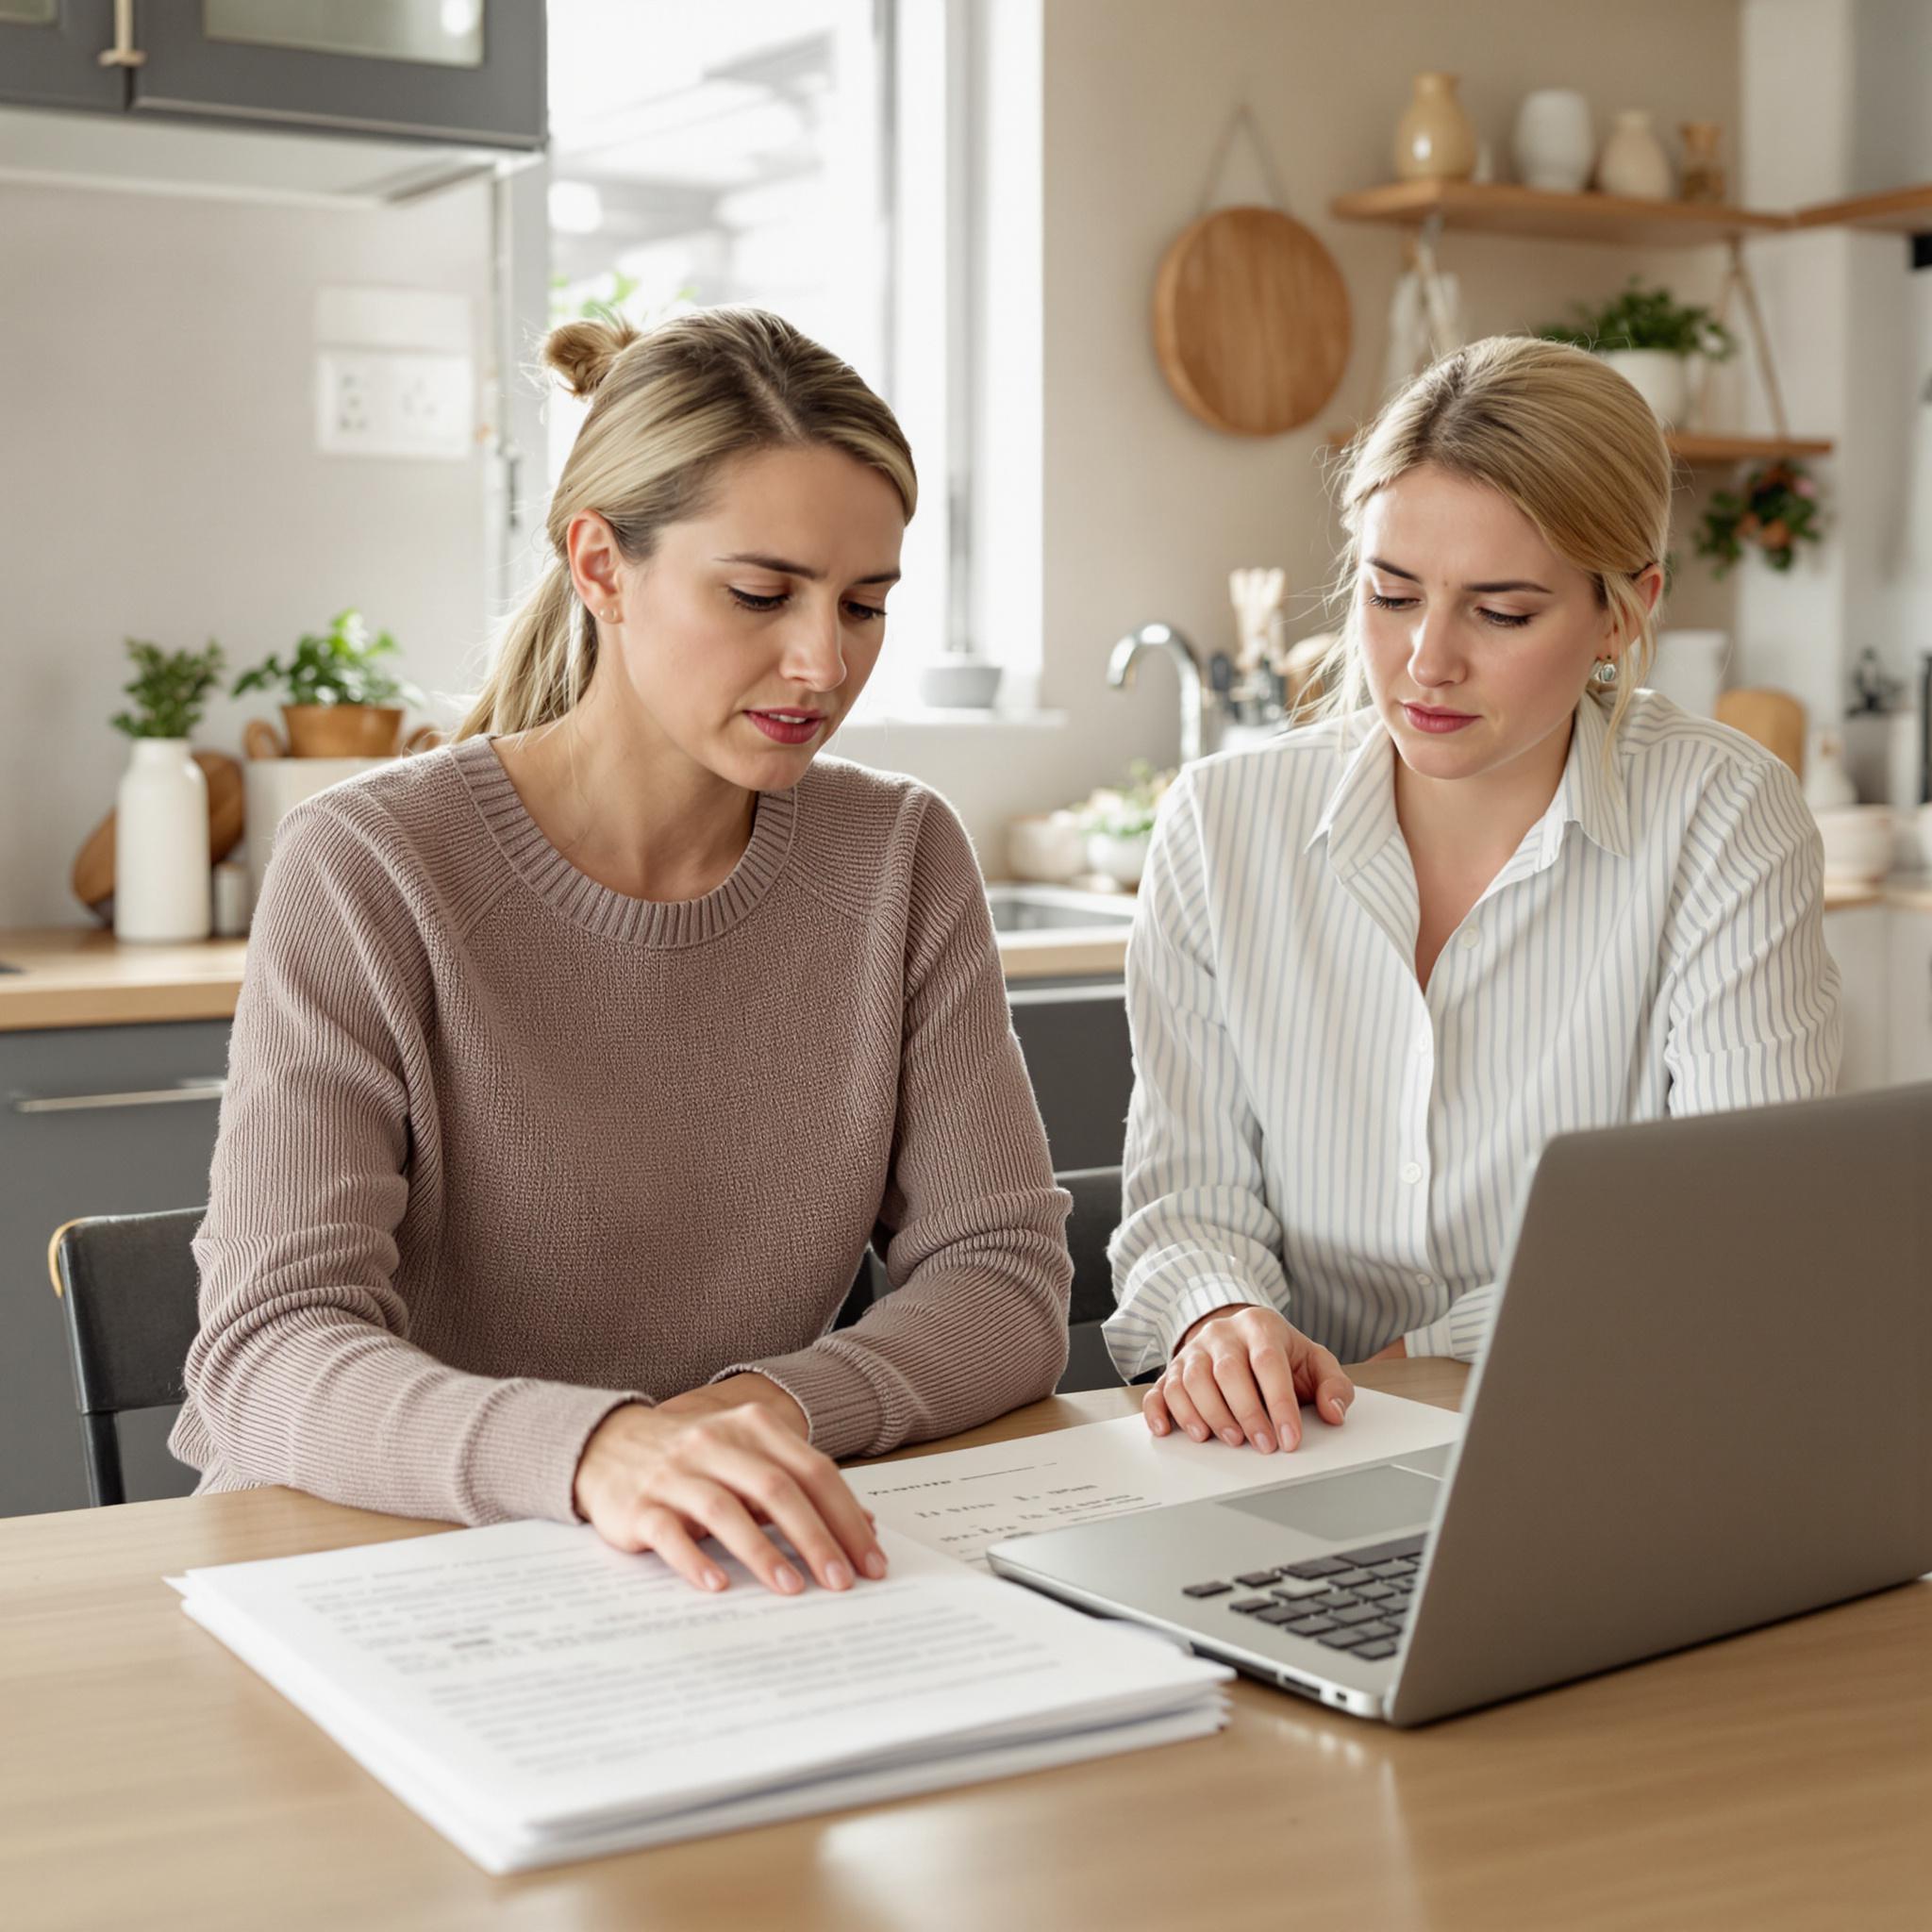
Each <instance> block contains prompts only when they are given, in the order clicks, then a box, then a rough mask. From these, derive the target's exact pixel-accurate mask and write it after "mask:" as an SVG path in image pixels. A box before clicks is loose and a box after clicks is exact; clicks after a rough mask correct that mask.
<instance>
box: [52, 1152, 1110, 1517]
mask: <svg viewBox="0 0 1932 1932" xmlns="http://www.w3.org/2000/svg"><path fill="white" fill-rule="evenodd" d="M1057 1179H1058V1182H1059V1185H1060V1186H1061V1187H1063V1188H1065V1189H1066V1190H1067V1191H1069V1192H1070V1193H1071V1194H1072V1195H1073V1197H1074V1209H1073V1213H1072V1215H1071V1216H1070V1217H1069V1219H1068V1223H1067V1242H1068V1245H1069V1247H1070V1248H1071V1249H1072V1250H1073V1256H1074V1292H1073V1303H1072V1306H1071V1307H1070V1308H1069V1310H1068V1316H1067V1320H1068V1325H1069V1327H1070V1329H1071V1330H1072V1336H1071V1341H1070V1346H1069V1356H1068V1361H1067V1369H1066V1373H1065V1374H1063V1375H1062V1376H1061V1377H1060V1381H1059V1385H1058V1386H1059V1389H1060V1391H1062V1392H1065V1391H1071V1390H1075V1389H1112V1388H1116V1387H1118V1386H1119V1383H1120V1379H1121V1378H1120V1376H1119V1374H1116V1373H1115V1370H1114V1367H1113V1364H1112V1362H1111V1361H1110V1360H1109V1359H1108V1353H1107V1345H1106V1343H1105V1342H1103V1341H1101V1339H1100V1324H1101V1323H1102V1322H1103V1321H1105V1320H1106V1318H1107V1317H1108V1315H1110V1314H1112V1313H1113V1275H1112V1271H1111V1270H1110V1268H1109V1267H1108V1259H1107V1243H1108V1238H1109V1237H1110V1236H1111V1235H1112V1233H1113V1230H1114V1224H1115V1223H1116V1222H1117V1221H1118V1220H1119V1219H1120V1205H1121V1171H1120V1169H1119V1168H1117V1167H1092V1168H1081V1169H1077V1170H1075V1171H1074V1173H1071V1174H1059V1175H1058V1176H1057ZM207 1211H208V1210H207V1209H206V1208H171V1209H169V1210H168V1211H167V1212H165V1213H161V1214H103V1215H92V1216H89V1217H87V1218H86V1219H84V1220H80V1221H70V1222H68V1223H67V1224H66V1225H65V1226H64V1227H60V1228H57V1229H56V1230H55V1233H54V1239H53V1240H52V1241H50V1242H49V1243H48V1247H47V1272H48V1274H50V1275H51V1276H52V1278H53V1283H54V1292H55V1293H56V1294H57V1295H58V1297H59V1298H60V1303H61V1307H63V1309H64V1310H65V1313H66V1321H67V1344H68V1354H69V1356H70V1357H71V1359H72V1361H73V1363H74V1388H75V1401H76V1403H77V1404H78V1406H79V1409H80V1427H81V1446H82V1448H83V1450H84V1452H85V1454H86V1457H87V1487H88V1499H89V1501H90V1502H91V1503H92V1504H94V1505H95V1506H96V1507H99V1506H101V1505H104V1504H109V1503H125V1501H126V1500H127V1488H126V1483H125V1479H124V1477H123V1475H122V1473H121V1439H120V1435H119V1433H118V1431H117V1429H116V1427H115V1420H114V1419H115V1417H116V1416H118V1415H121V1414H123V1413H125V1411H126V1410H128V1409H134V1408H158V1407H162V1406H164V1405H167V1404H171V1403H177V1402H180V1401H181V1400H182V1399H183V1398H184V1396H185V1395H186V1393H187V1391H186V1388H185V1386H184V1384H183V1381H182V1368H183V1365H184V1364H185V1363H186V1361H187V1359H188V1350H189V1347H190V1345H191V1344H192V1341H194V1335H195V1330H196V1328H197V1327H198V1326H199V1325H200V1317H199V1311H198V1300H197V1296H198V1280H197V1273H196V1269H195V1265H194V1256H193V1253H192V1249H191V1247H190V1243H191V1242H192V1241H193V1239H194V1235H195V1230H196V1229H197V1228H199V1227H200V1225H201V1221H202V1216H203V1215H204V1214H205V1213H206V1212H207ZM884 1291H885V1270H884V1269H883V1267H882V1266H880V1264H879V1261H878V1258H877V1257H876V1255H874V1254H873V1253H872V1252H870V1251H868V1252H867V1254H866V1256H865V1257H864V1259H863V1260H862V1261H861V1262H860V1264H859V1269H858V1278H857V1280H855V1281H854V1283H853V1285H852V1291H851V1292H850V1293H849V1294H848V1295H847V1296H846V1298H845V1304H844V1306H843V1307H841V1309H840V1311H839V1314H838V1318H837V1320H836V1322H835V1324H834V1325H835V1326H837V1327H841V1328H843V1327H846V1326H849V1325H850V1324H852V1323H853V1322H856V1321H857V1320H858V1317H859V1316H860V1315H862V1314H863V1313H864V1312H865V1310H866V1309H867V1308H868V1307H870V1306H871V1305H872V1303H873V1302H874V1300H876V1299H877V1297H878V1296H879V1295H880V1294H881V1293H883V1292H884Z"/></svg>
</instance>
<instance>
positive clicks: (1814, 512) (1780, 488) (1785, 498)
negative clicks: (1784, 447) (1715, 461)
mask: <svg viewBox="0 0 1932 1932" xmlns="http://www.w3.org/2000/svg"><path fill="white" fill-rule="evenodd" d="M1818 517H1819V509H1818V485H1817V484H1816V483H1815V482H1814V481H1813V480H1812V478H1811V477H1810V476H1809V475H1807V474H1806V472H1805V469H1804V467H1803V465H1802V464H1798V463H1788V462H1775V463H1766V464H1765V465H1764V466H1763V467H1762V468H1761V469H1757V470H1753V471H1752V472H1751V473H1750V474H1749V475H1747V476H1746V477H1745V478H1744V482H1743V487H1742V489H1741V491H1731V490H1719V491H1713V492H1712V494H1711V499H1710V506H1709V508H1707V509H1706V511H1705V512H1704V515H1703V517H1702V519H1701V520H1700V521H1699V523H1698V525H1697V534H1696V537H1695V539H1694V540H1693V541H1694V542H1695V544H1696V547H1697V554H1698V556H1699V557H1708V558H1712V559H1714V565H1715V567H1714V569H1713V572H1712V575H1715V576H1720V577H1721V576H1723V575H1725V574H1726V573H1727V572H1728V571H1729V570H1730V568H1731V566H1732V565H1733V564H1734V563H1736V562H1738V561H1739V559H1740V558H1742V556H1743V555H1744V552H1745V550H1746V549H1747V548H1749V549H1754V550H1759V551H1762V552H1763V554H1764V560H1765V561H1766V562H1767V563H1768V564H1770V565H1771V567H1772V569H1773V570H1790V567H1791V561H1792V559H1793V558H1795V557H1796V556H1797V554H1798V545H1799V544H1800V543H1816V542H1819V541H1821V540H1822V538H1823V536H1824V532H1823V531H1822V530H1821V529H1820V527H1819V521H1818Z"/></svg>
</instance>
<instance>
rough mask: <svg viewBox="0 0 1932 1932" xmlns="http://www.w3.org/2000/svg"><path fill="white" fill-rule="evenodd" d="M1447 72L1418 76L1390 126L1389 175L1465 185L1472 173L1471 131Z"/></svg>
mask: <svg viewBox="0 0 1932 1932" xmlns="http://www.w3.org/2000/svg"><path fill="white" fill-rule="evenodd" d="M1456 82H1457V76H1456V75H1453V74H1418V75H1416V77H1415V92H1414V93H1413V94H1412V95H1411V96H1410V97H1409V103H1408V106H1407V108H1406V109H1404V111H1403V116H1402V119H1401V120H1400V121H1398V122H1397V123H1396V124H1395V173H1396V176H1397V178H1398V179H1400V180H1403V181H1467V180H1468V179H1469V177H1470V175H1472V174H1474V171H1475V152H1476V141H1475V128H1474V125H1472V123H1471V121H1470V118H1469V116H1468V115H1467V114H1465V113H1464V112H1463V110H1462V103H1461V102H1460V101H1458V100H1457V98H1456Z"/></svg>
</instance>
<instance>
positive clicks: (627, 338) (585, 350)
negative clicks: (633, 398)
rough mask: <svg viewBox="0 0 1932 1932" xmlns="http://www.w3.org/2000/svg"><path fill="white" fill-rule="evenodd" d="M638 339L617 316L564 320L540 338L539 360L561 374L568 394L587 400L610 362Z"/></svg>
mask: <svg viewBox="0 0 1932 1932" xmlns="http://www.w3.org/2000/svg"><path fill="white" fill-rule="evenodd" d="M640 339H641V338H640V334H639V331H638V330H636V329H634V328H633V327H632V326H631V325H630V324H629V323H627V322H625V320H624V319H623V318H622V317H621V316H611V317H608V318H607V319H605V320H602V321H595V320H593V321H588V322H566V323H564V324H563V325H561V326H560V327H558V328H554V329H552V330H551V331H550V333H549V335H548V336H547V337H546V338H545V339H544V342H543V360H544V361H545V362H546V363H547V364H548V365H549V366H550V367H551V368H552V369H554V370H555V371H556V372H557V373H558V375H560V376H562V377H563V380H564V386H565V387H566V388H567V389H568V390H569V391H570V392H571V394H572V395H574V396H575V397H576V399H577V400H578V401H579V402H583V403H587V402H589V401H590V399H591V397H592V396H593V395H595V394H596V393H597V391H598V389H599V388H600V387H601V385H602V384H603V381H604V378H605V377H606V376H607V375H609V374H610V368H611V364H612V363H614V362H615V361H616V360H617V358H619V357H620V356H621V355H623V354H624V352H625V350H626V349H627V348H629V347H630V345H631V344H632V343H633V342H635V341H639V340H640Z"/></svg>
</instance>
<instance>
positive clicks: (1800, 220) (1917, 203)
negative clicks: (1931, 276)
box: [1791, 183, 1932, 235]
mask: <svg viewBox="0 0 1932 1932" xmlns="http://www.w3.org/2000/svg"><path fill="white" fill-rule="evenodd" d="M1791 225H1792V226H1793V227H1797V228H1864V229H1867V230H1870V231H1871V232H1873V233H1875V234H1891V235H1924V234H1926V233H1932V183H1927V184H1925V185H1923V186H1921V187H1918V188H1891V189H1888V190H1887V191H1886V192H1884V193H1883V194H1861V195H1858V196H1857V198H1856V199H1854V200H1851V201H1822V202H1820V203H1818V205H1817V206H1816V207H1815V208H1800V209H1798V211H1797V212H1796V213H1795V214H1794V215H1792V217H1791Z"/></svg>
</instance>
